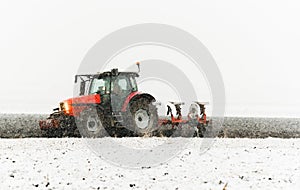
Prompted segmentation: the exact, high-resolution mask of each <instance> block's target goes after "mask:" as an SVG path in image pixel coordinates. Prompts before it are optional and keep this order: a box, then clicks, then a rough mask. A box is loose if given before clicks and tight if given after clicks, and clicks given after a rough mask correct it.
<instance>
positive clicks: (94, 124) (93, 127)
mask: <svg viewBox="0 0 300 190" xmlns="http://www.w3.org/2000/svg"><path fill="white" fill-rule="evenodd" d="M86 126H87V130H88V131H89V132H92V133H95V132H97V131H98V130H99V125H98V121H97V119H96V118H94V117H91V116H89V117H88V119H87V122H86Z"/></svg>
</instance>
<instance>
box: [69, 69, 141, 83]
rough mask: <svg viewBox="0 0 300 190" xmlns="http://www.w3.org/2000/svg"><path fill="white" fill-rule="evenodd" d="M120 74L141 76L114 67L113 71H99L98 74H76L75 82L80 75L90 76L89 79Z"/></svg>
mask: <svg viewBox="0 0 300 190" xmlns="http://www.w3.org/2000/svg"><path fill="white" fill-rule="evenodd" d="M119 75H131V76H135V77H139V74H138V73H136V72H119V71H118V69H112V70H111V71H106V72H103V73H97V74H79V75H75V83H76V82H77V78H78V77H80V78H81V77H88V78H89V79H91V78H100V77H104V76H119Z"/></svg>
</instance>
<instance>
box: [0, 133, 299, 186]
mask: <svg viewBox="0 0 300 190" xmlns="http://www.w3.org/2000/svg"><path fill="white" fill-rule="evenodd" d="M174 139H175V141H182V140H184V139H182V138H172V140H173V141H174ZM111 140H114V141H119V142H120V143H122V144H125V145H126V146H129V147H130V146H131V147H134V148H139V147H141V146H142V148H143V147H148V148H149V147H152V146H153V143H154V142H155V143H159V142H160V141H162V142H161V143H165V142H166V141H168V139H167V138H151V140H149V138H121V139H111V138H103V139H100V143H104V144H105V141H107V142H108V141H111ZM185 140H186V139H185ZM101 141H103V142H101ZM202 141H203V139H199V138H192V139H190V140H189V143H188V144H187V146H186V147H185V148H184V149H183V150H182V151H181V152H179V153H178V154H177V155H175V157H173V158H172V159H170V160H169V161H167V162H164V163H158V165H156V166H149V167H141V168H135V169H130V168H125V167H119V166H116V165H115V164H111V163H109V162H108V161H106V160H104V159H102V158H100V157H99V156H97V154H95V153H94V152H93V151H91V149H90V148H88V147H87V145H86V143H85V142H86V141H85V140H84V139H80V138H77V139H76V138H62V139H43V138H25V139H0V150H1V151H0V176H1V178H0V184H1V189H220V190H221V189H223V188H224V187H225V186H226V187H225V189H300V139H279V138H266V139H248V138H243V139H238V138H236V139H234V138H232V139H230V138H228V139H227V138H217V139H215V143H214V144H213V145H212V147H211V148H210V149H209V150H208V151H206V152H205V153H203V152H201V151H200V149H199V144H201V143H202ZM107 150H111V151H112V152H113V151H116V150H114V148H113V147H107ZM161 154H163V152H161ZM133 156H134V155H133Z"/></svg>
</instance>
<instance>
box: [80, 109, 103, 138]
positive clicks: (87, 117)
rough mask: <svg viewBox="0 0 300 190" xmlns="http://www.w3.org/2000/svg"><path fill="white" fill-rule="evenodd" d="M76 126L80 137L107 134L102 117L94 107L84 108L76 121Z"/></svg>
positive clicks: (95, 136)
mask: <svg viewBox="0 0 300 190" xmlns="http://www.w3.org/2000/svg"><path fill="white" fill-rule="evenodd" d="M76 124H77V128H78V130H79V132H80V135H81V136H82V137H86V138H99V137H104V136H108V135H107V132H106V130H105V127H104V119H103V117H101V114H98V112H97V109H96V108H89V109H86V110H84V111H83V112H82V113H81V114H80V115H79V117H78V118H77V121H76Z"/></svg>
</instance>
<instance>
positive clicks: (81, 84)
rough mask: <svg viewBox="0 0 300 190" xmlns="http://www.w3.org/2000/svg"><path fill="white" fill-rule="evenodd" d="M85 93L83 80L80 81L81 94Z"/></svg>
mask: <svg viewBox="0 0 300 190" xmlns="http://www.w3.org/2000/svg"><path fill="white" fill-rule="evenodd" d="M84 93H85V82H84V81H81V82H80V94H79V95H80V96H81V95H84Z"/></svg>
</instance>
